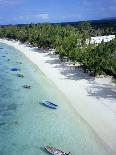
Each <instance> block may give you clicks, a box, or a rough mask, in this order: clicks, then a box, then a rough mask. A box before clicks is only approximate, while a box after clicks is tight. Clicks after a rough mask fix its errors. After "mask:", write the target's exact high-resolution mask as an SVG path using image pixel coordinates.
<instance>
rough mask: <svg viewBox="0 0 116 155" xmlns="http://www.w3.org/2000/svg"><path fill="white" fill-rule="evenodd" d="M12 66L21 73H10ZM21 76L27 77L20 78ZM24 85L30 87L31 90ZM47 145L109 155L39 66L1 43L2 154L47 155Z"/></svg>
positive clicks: (74, 152) (73, 154)
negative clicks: (47, 102) (49, 105)
mask: <svg viewBox="0 0 116 155" xmlns="http://www.w3.org/2000/svg"><path fill="white" fill-rule="evenodd" d="M19 62H21V63H19ZM13 67H15V68H18V69H20V71H17V72H15V71H11V68H13ZM18 73H20V74H23V75H24V78H21V77H17V74H18ZM23 85H31V89H25V88H23ZM45 99H47V100H50V101H52V102H54V103H56V104H58V105H59V108H58V109H57V110H52V109H49V108H47V107H44V106H42V105H41V104H40V101H42V100H45ZM77 99H78V98H77ZM45 145H51V146H54V147H57V148H59V149H61V150H63V151H66V152H69V151H70V152H71V155H108V152H107V151H105V150H106V149H105V146H104V145H103V144H102V143H101V142H100V140H99V139H98V138H97V137H96V136H95V134H94V133H93V131H92V130H91V128H90V127H89V126H88V125H87V124H86V123H85V122H84V121H83V120H82V119H81V118H80V117H79V116H78V115H77V114H76V113H75V110H74V109H73V107H72V106H71V104H70V103H69V102H68V101H67V99H66V97H65V96H63V94H61V92H60V91H59V90H58V89H57V88H56V86H55V85H54V84H53V83H52V82H51V81H49V80H48V79H47V77H45V75H44V74H43V73H42V72H41V71H40V70H39V69H38V68H37V66H36V65H34V64H32V63H31V62H30V61H29V60H28V59H27V58H26V57H25V56H24V55H23V54H22V53H21V52H19V51H18V50H16V49H15V48H13V47H11V46H8V45H6V44H2V43H0V155H47V154H48V153H47V152H46V151H45V150H44V149H43V147H44V146H45Z"/></svg>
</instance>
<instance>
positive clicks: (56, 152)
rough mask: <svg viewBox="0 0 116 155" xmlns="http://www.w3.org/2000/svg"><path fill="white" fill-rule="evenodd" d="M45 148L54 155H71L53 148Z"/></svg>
mask: <svg viewBox="0 0 116 155" xmlns="http://www.w3.org/2000/svg"><path fill="white" fill-rule="evenodd" d="M44 148H45V149H46V150H47V151H48V152H49V153H51V154H53V155H69V154H70V152H69V153H66V152H63V151H61V150H59V149H57V148H55V147H52V146H45V147H44Z"/></svg>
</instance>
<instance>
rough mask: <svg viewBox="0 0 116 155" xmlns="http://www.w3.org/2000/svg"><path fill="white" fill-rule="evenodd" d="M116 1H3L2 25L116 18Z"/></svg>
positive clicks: (0, 13) (0, 18)
mask: <svg viewBox="0 0 116 155" xmlns="http://www.w3.org/2000/svg"><path fill="white" fill-rule="evenodd" d="M115 6H116V1H115V0H111V1H108V0H102V1H100V0H95V1H92V0H78V1H76V0H69V1H66V0H56V1H55V2H54V0H49V2H48V1H47V2H46V1H45V0H33V1H32V0H29V1H28V0H20V1H19V0H12V1H10V0H0V25H17V24H30V23H35V24H36V23H65V22H79V21H91V20H102V19H105V18H111V17H115V14H116V9H115Z"/></svg>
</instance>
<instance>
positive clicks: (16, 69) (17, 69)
mask: <svg viewBox="0 0 116 155" xmlns="http://www.w3.org/2000/svg"><path fill="white" fill-rule="evenodd" d="M11 71H20V69H19V68H11Z"/></svg>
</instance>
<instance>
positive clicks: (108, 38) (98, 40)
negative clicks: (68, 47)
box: [86, 35, 115, 44]
mask: <svg viewBox="0 0 116 155" xmlns="http://www.w3.org/2000/svg"><path fill="white" fill-rule="evenodd" d="M113 39H115V35H109V36H97V37H91V39H90V40H89V39H87V40H86V44H89V43H90V44H99V43H101V42H102V41H103V42H109V41H111V40H113Z"/></svg>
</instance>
